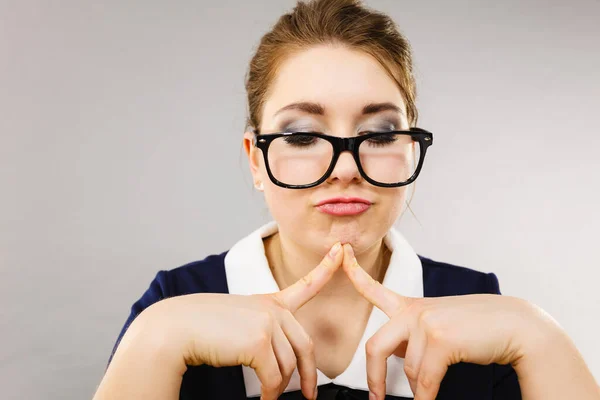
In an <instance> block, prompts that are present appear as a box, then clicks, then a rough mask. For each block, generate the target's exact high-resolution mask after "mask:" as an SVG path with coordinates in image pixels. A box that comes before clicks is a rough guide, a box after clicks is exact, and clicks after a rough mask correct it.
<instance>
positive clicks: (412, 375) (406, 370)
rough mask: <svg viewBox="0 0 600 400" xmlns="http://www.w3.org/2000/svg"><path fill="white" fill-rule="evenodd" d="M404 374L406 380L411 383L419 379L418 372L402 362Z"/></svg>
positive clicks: (407, 363) (409, 364)
mask: <svg viewBox="0 0 600 400" xmlns="http://www.w3.org/2000/svg"><path fill="white" fill-rule="evenodd" d="M404 373H405V374H406V377H407V378H408V379H410V380H413V381H416V380H417V378H418V377H419V371H417V370H416V368H414V366H413V365H412V363H409V362H407V361H406V360H405V361H404Z"/></svg>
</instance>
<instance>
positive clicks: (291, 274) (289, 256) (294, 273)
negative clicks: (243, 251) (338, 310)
mask: <svg viewBox="0 0 600 400" xmlns="http://www.w3.org/2000/svg"><path fill="white" fill-rule="evenodd" d="M264 245H265V255H266V257H267V260H268V262H269V266H270V268H271V271H272V273H273V277H274V278H275V281H276V282H277V285H278V286H279V288H280V289H285V288H286V287H288V286H290V285H292V284H293V283H295V282H297V281H298V280H300V279H302V277H304V276H305V275H307V274H308V273H309V272H310V271H312V270H313V269H314V268H315V267H316V266H317V265H318V264H319V263H320V262H321V261H322V260H323V257H324V256H325V254H317V253H314V252H311V251H307V250H306V249H305V248H303V247H302V246H299V245H298V244H297V243H295V242H293V241H291V240H288V239H287V238H286V237H285V236H282V235H281V234H280V233H279V232H276V233H274V234H273V235H271V236H269V237H267V238H265V239H264ZM355 255H356V259H357V261H358V263H359V265H360V266H361V267H362V268H363V269H364V270H365V271H366V272H367V273H368V274H369V275H371V276H372V277H373V279H375V280H377V281H379V282H381V281H382V280H383V277H384V276H385V272H386V270H387V267H388V265H389V261H390V256H391V251H390V250H389V249H388V248H387V246H386V245H385V244H384V243H383V239H381V240H379V241H378V242H376V243H375V244H374V245H372V246H371V247H369V248H367V249H364V250H362V251H360V252H357V251H356V249H355ZM332 295H335V296H336V298H340V297H342V298H348V299H353V298H354V299H359V298H360V299H362V296H361V295H360V294H359V293H358V292H357V291H356V289H355V288H354V286H353V285H352V282H351V281H350V279H349V278H348V277H347V276H346V273H345V272H344V271H343V269H342V268H341V266H340V268H339V270H338V271H337V272H336V273H335V274H334V276H333V277H332V278H331V280H330V281H329V282H328V283H327V285H325V287H324V288H323V289H322V290H321V291H320V292H319V294H318V295H317V296H316V297H321V298H325V297H329V296H332Z"/></svg>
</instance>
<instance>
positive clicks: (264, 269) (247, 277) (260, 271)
mask: <svg viewBox="0 0 600 400" xmlns="http://www.w3.org/2000/svg"><path fill="white" fill-rule="evenodd" d="M277 230H278V226H277V223H276V222H275V221H272V222H269V223H267V224H265V225H263V226H262V227H260V228H258V229H257V230H255V231H254V232H252V233H251V234H250V235H248V236H246V237H245V238H243V239H242V240H240V241H239V242H237V243H236V244H235V245H234V246H232V247H231V249H230V250H229V252H228V253H227V255H226V257H225V273H226V277H227V286H228V288H229V293H231V294H242V295H251V294H266V293H274V292H278V291H279V290H280V289H279V287H278V286H277V282H276V281H275V279H274V278H273V275H272V273H271V269H270V268H269V264H268V261H267V258H266V256H265V249H264V245H263V240H262V239H263V238H265V237H267V236H269V235H271V234H273V233H275V232H277ZM384 243H385V245H386V246H387V247H388V248H389V249H390V250H391V251H392V255H391V257H390V263H389V266H388V268H387V271H386V274H385V277H384V280H383V286H385V287H387V288H389V289H391V290H392V291H394V292H396V293H398V294H401V295H404V296H409V297H423V267H422V265H421V260H420V259H419V257H418V256H417V254H416V253H415V251H414V250H413V248H412V247H411V246H410V244H408V242H407V241H406V239H405V238H404V236H403V235H402V234H401V233H400V232H399V231H398V230H396V229H394V228H392V229H390V231H389V232H388V233H387V234H386V236H385V238H384ZM387 321H389V318H388V317H387V315H385V313H384V312H383V311H381V310H379V309H378V308H376V307H373V308H372V311H371V315H370V316H369V320H368V322H367V326H366V328H365V331H364V333H363V336H362V338H361V339H360V342H359V344H358V347H357V349H356V352H355V353H354V356H353V357H352V361H351V362H350V365H348V368H346V370H345V371H344V372H342V373H341V374H340V375H338V376H336V377H335V378H333V379H331V378H328V377H327V376H326V375H325V374H324V373H323V372H321V371H320V370H319V369H317V384H318V385H319V386H320V385H325V384H327V383H335V384H337V385H342V386H346V387H349V388H353V389H361V390H365V391H366V390H369V387H368V385H367V370H366V353H365V343H366V342H367V340H368V339H369V338H370V337H371V336H373V334H375V332H377V330H378V329H379V328H381V327H382V326H383V325H384V324H385V323H386V322H387ZM242 371H243V374H244V383H245V386H246V395H247V396H249V397H252V396H258V395H260V393H261V390H260V388H261V383H260V380H259V379H258V376H257V375H256V373H255V372H254V369H252V368H250V367H246V366H242ZM294 390H300V375H299V374H298V369H297V368H296V370H295V371H294V372H293V374H292V377H291V379H290V382H289V384H288V386H287V387H286V389H285V390H284V392H289V391H294ZM386 393H387V394H390V395H393V396H400V397H414V394H413V392H412V390H411V389H410V385H409V383H408V378H407V377H406V374H405V373H404V359H403V358H400V357H396V356H394V355H392V356H390V357H389V358H388V360H387V377H386Z"/></svg>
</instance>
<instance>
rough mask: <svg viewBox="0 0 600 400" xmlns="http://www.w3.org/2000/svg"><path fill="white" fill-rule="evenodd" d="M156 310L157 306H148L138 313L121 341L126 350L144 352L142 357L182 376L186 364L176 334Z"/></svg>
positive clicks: (136, 352) (135, 352)
mask: <svg viewBox="0 0 600 400" xmlns="http://www.w3.org/2000/svg"><path fill="white" fill-rule="evenodd" d="M155 305H158V303H157V304H155ZM157 311H158V310H157V307H153V306H150V307H148V308H147V309H145V310H144V311H143V312H142V313H141V314H140V315H138V317H137V318H136V319H135V320H134V321H133V322H132V323H131V325H130V326H129V328H128V329H127V332H126V333H125V335H124V336H123V340H122V342H125V343H124V344H125V347H126V348H127V350H128V352H131V353H134V354H145V356H144V358H145V359H147V361H148V362H150V363H152V364H153V365H161V366H165V367H166V368H168V370H169V371H174V372H177V373H179V374H180V375H181V376H183V374H184V373H185V371H186V369H187V366H186V364H185V362H184V361H183V360H184V358H183V352H182V347H181V346H179V341H178V339H177V334H176V332H175V330H174V329H173V327H172V326H171V324H170V323H169V322H168V321H165V320H164V319H163V318H161V315H160V314H158V312H157Z"/></svg>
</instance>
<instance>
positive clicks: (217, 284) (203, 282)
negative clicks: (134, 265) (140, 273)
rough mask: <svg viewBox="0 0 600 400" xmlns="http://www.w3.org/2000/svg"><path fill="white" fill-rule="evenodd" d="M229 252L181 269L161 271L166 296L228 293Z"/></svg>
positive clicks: (159, 275)
mask: <svg viewBox="0 0 600 400" xmlns="http://www.w3.org/2000/svg"><path fill="white" fill-rule="evenodd" d="M226 255H227V251H224V252H222V253H220V254H211V255H209V256H207V257H205V258H204V259H202V260H197V261H191V262H189V263H186V264H183V265H181V266H179V267H176V268H173V269H170V270H162V271H160V272H159V273H158V274H157V276H156V278H155V280H157V279H158V280H160V281H161V283H162V285H163V287H164V292H165V295H167V296H180V295H185V294H191V293H228V290H227V279H226V276H225V261H224V260H225V256H226Z"/></svg>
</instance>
